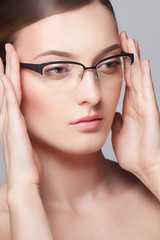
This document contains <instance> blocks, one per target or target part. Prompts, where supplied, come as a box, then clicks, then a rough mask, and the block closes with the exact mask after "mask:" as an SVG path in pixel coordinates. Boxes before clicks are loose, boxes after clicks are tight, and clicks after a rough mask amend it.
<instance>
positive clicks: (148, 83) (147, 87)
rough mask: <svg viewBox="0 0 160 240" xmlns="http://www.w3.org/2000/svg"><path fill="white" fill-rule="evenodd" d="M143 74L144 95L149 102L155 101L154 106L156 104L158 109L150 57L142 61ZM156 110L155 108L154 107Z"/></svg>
mask: <svg viewBox="0 0 160 240" xmlns="http://www.w3.org/2000/svg"><path fill="white" fill-rule="evenodd" d="M142 76H143V81H142V84H143V96H144V98H145V99H147V100H148V102H149V103H151V104H152V103H153V106H155V108H156V111H157V110H158V104H157V101H156V95H155V91H154V86H153V82H152V76H151V68H150V62H149V60H148V59H145V60H144V61H143V62H142ZM153 110H154V108H153ZM157 113H158V115H159V110H158V112H157Z"/></svg>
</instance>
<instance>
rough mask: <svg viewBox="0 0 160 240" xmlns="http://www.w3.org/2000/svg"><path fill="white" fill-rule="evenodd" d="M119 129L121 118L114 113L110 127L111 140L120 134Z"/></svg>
mask: <svg viewBox="0 0 160 240" xmlns="http://www.w3.org/2000/svg"><path fill="white" fill-rule="evenodd" d="M121 127H122V116H121V114H120V113H119V112H116V113H115V116H114V119H113V122H112V127H111V129H112V138H113V137H114V136H116V135H117V134H118V133H119V132H120V129H121Z"/></svg>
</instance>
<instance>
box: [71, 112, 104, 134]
mask: <svg viewBox="0 0 160 240" xmlns="http://www.w3.org/2000/svg"><path fill="white" fill-rule="evenodd" d="M102 121H103V117H102V116H101V115H99V114H95V115H92V116H85V117H83V118H80V119H78V120H76V121H75V122H73V123H71V124H70V125H72V126H73V127H75V128H77V129H79V130H94V129H97V128H99V127H100V126H101V124H102Z"/></svg>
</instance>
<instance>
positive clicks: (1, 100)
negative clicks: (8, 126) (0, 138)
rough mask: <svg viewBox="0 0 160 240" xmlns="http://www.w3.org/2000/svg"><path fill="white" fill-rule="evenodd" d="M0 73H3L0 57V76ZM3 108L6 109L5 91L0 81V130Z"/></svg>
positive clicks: (0, 74) (3, 114)
mask: <svg viewBox="0 0 160 240" xmlns="http://www.w3.org/2000/svg"><path fill="white" fill-rule="evenodd" d="M2 75H4V65H3V62H2V59H1V58H0V77H1V76H2ZM5 109H6V97H5V91H4V86H3V83H2V81H0V130H1V129H2V125H3V122H4V117H5Z"/></svg>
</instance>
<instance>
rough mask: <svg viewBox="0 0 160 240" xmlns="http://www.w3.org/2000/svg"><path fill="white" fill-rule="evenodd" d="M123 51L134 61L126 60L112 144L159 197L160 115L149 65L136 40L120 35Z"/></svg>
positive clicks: (121, 162) (121, 161)
mask: <svg viewBox="0 0 160 240" xmlns="http://www.w3.org/2000/svg"><path fill="white" fill-rule="evenodd" d="M120 40H121V47H122V50H123V51H125V52H129V53H134V60H135V61H134V63H133V64H132V65H130V64H129V63H128V61H125V81H126V90H125V97H124V102H123V112H122V116H121V115H120V113H116V115H115V118H114V121H113V124H112V144H113V148H114V151H115V154H116V157H117V160H118V163H119V165H120V166H121V167H122V168H123V169H125V170H127V171H130V172H131V173H133V174H134V175H136V176H137V177H138V178H139V179H140V180H141V181H142V182H143V183H144V184H145V185H146V186H147V187H148V188H149V189H150V191H152V193H153V194H154V195H155V196H156V197H157V198H158V199H159V200H160V114H159V110H158V107H157V103H156V97H155V93H154V88H153V83H152V78H151V70H150V64H149V61H148V60H144V61H143V62H142V63H141V62H140V54H139V47H138V43H137V41H134V40H133V39H131V38H130V39H128V38H127V35H126V33H125V32H122V33H121V34H120Z"/></svg>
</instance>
